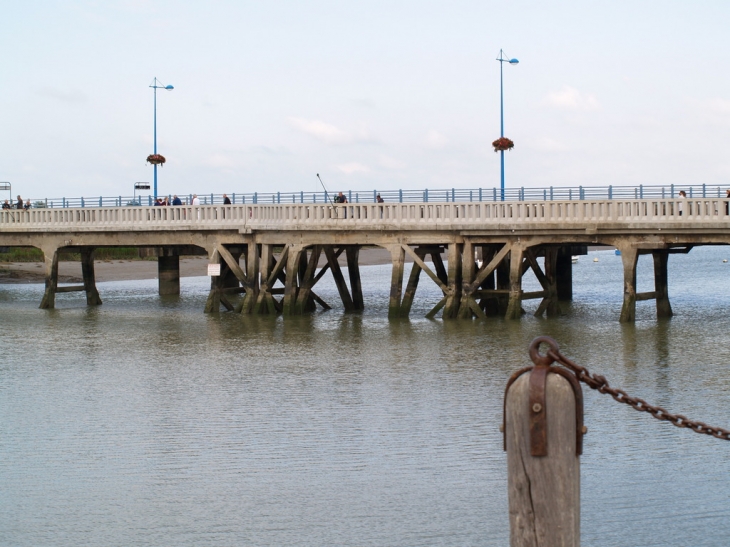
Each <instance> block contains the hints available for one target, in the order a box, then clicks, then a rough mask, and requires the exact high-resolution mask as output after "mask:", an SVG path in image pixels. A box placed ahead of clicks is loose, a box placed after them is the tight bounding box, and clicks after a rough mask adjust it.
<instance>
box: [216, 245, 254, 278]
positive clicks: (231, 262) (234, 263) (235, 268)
mask: <svg viewBox="0 0 730 547" xmlns="http://www.w3.org/2000/svg"><path fill="white" fill-rule="evenodd" d="M216 249H217V250H218V253H219V254H220V256H221V258H222V259H223V260H224V261H225V263H226V264H227V265H228V267H229V268H230V270H231V272H233V275H235V276H236V278H237V279H238V281H240V282H241V284H242V285H244V286H246V285H248V284H249V280H248V277H247V276H246V274H245V273H243V270H242V269H241V266H240V265H239V264H238V259H236V258H234V257H233V255H232V254H231V253H230V252H229V251H228V249H226V246H225V245H218V246H217V247H216Z"/></svg>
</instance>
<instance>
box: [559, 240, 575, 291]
mask: <svg viewBox="0 0 730 547" xmlns="http://www.w3.org/2000/svg"><path fill="white" fill-rule="evenodd" d="M570 251H571V248H570V247H561V248H560V250H559V251H558V257H557V262H556V264H555V278H556V284H557V290H558V300H563V301H569V300H573V257H572V256H571V254H570Z"/></svg>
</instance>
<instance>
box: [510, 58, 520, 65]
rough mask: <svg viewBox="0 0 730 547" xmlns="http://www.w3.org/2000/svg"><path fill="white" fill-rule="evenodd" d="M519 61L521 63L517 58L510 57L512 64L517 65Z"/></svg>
mask: <svg viewBox="0 0 730 547" xmlns="http://www.w3.org/2000/svg"><path fill="white" fill-rule="evenodd" d="M517 63H519V61H518V60H517V59H510V60H509V64H511V65H516V64H517Z"/></svg>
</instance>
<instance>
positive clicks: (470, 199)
mask: <svg viewBox="0 0 730 547" xmlns="http://www.w3.org/2000/svg"><path fill="white" fill-rule="evenodd" d="M471 192H472V191H471V190H469V201H474V200H473V199H472V198H471Z"/></svg>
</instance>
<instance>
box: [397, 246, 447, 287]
mask: <svg viewBox="0 0 730 547" xmlns="http://www.w3.org/2000/svg"><path fill="white" fill-rule="evenodd" d="M401 247H402V248H403V250H404V251H405V252H406V254H407V255H408V256H410V257H411V258H412V259H413V262H414V263H416V264H418V266H420V268H421V269H422V270H423V271H424V272H425V273H426V275H428V277H430V278H431V279H433V282H434V283H436V285H438V286H439V288H440V289H441V291H442V292H443V293H444V294H446V292H447V291H448V290H449V289H448V287H447V285H446V283H445V282H443V281H442V280H441V277H439V275H438V274H436V273H434V272H433V271H431V268H429V267H428V265H426V263H425V262H424V261H423V258H422V256H421V255H419V254H418V253H416V252H415V251H414V250H413V249H411V248H410V247H409V246H408V245H401ZM423 256H424V257H425V255H423ZM433 256H434V255H431V258H432V259H433ZM436 256H439V260H440V255H436ZM441 266H442V267H443V262H441Z"/></svg>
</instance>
